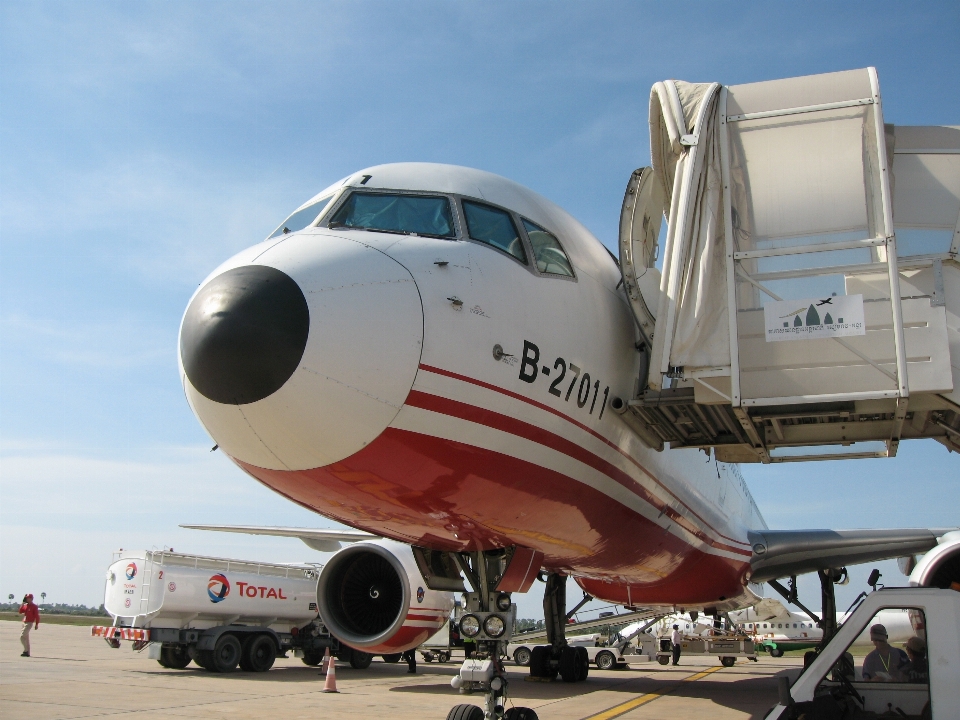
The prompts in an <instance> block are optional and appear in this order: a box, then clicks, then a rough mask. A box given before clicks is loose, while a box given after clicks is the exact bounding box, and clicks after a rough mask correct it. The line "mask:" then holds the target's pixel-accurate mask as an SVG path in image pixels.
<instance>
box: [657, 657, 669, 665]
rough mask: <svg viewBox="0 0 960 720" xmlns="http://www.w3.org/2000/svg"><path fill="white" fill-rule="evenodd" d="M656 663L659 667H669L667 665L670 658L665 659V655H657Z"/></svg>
mask: <svg viewBox="0 0 960 720" xmlns="http://www.w3.org/2000/svg"><path fill="white" fill-rule="evenodd" d="M657 662H658V663H660V664H661V665H669V664H670V658H669V657H667V656H666V655H658V656H657Z"/></svg>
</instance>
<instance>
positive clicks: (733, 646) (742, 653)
mask: <svg viewBox="0 0 960 720" xmlns="http://www.w3.org/2000/svg"><path fill="white" fill-rule="evenodd" d="M657 645H658V649H657V662H658V663H660V664H661V665H666V664H668V663H669V662H670V658H671V657H673V643H672V642H671V640H670V638H669V637H661V638H659V639H658V640H657ZM680 653H681V657H682V656H684V655H716V656H717V657H719V658H720V664H721V665H723V666H724V667H731V666H733V665H734V663H736V662H737V658H738V657H742V658H747V659H748V660H753V661H754V662H756V661H757V648H756V646H755V645H754V643H753V640H751V639H750V638H748V637H746V636H744V635H715V636H713V637H703V636H697V637H689V636H687V637H684V638H683V640H682V641H681V642H680Z"/></svg>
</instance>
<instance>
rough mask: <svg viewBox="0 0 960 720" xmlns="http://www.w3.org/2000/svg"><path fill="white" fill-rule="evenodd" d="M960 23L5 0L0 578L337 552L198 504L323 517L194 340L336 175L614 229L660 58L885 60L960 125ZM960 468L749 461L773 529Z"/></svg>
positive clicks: (612, 6)
mask: <svg viewBox="0 0 960 720" xmlns="http://www.w3.org/2000/svg"><path fill="white" fill-rule="evenodd" d="M958 38H960V13H958V12H957V9H956V5H955V3H953V2H943V3H924V2H914V3H890V2H888V3H884V2H872V3H843V4H839V3H826V2H822V3H818V2H808V3H794V4H789V5H788V4H786V3H764V2H757V3H749V2H739V3H735V4H720V3H699V4H698V3H692V4H691V3H688V4H685V5H684V6H683V8H682V10H681V9H680V8H679V7H678V6H674V5H671V4H668V3H643V2H605V1H598V2H590V3H574V2H554V1H551V2H520V3H514V2H392V1H391V2H372V1H366V2H311V3H298V2H283V3H272V4H266V3H244V2H229V3H216V2H204V3H182V2H163V3H160V2H138V3H125V2H124V3H119V2H118V3H104V2H83V3H68V2H58V3H53V2H29V3H28V2H10V1H9V0H3V2H0V594H2V595H3V596H4V597H5V596H6V594H7V593H15V594H18V595H19V594H22V593H23V592H25V591H27V590H33V591H34V592H40V591H46V592H47V593H48V595H49V599H51V600H56V601H64V602H85V603H97V602H99V601H100V599H101V597H102V577H103V570H104V568H105V566H106V564H107V562H108V561H109V559H110V552H111V550H113V549H116V548H118V547H128V548H130V547H144V546H146V547H150V546H162V545H164V544H166V545H173V546H174V547H175V548H177V549H178V550H188V551H194V552H204V553H209V554H215V553H224V554H230V555H234V556H240V557H252V558H258V559H264V560H267V559H276V560H299V559H315V556H313V555H312V554H311V551H309V550H307V549H306V548H305V547H304V546H301V545H300V544H299V543H297V542H296V541H286V540H274V541H263V540H253V539H247V538H242V537H233V536H224V537H219V536H216V535H212V534H211V535H199V534H198V533H195V532H189V531H184V530H180V529H178V528H177V527H176V526H177V524H178V523H180V522H228V523H258V524H317V520H318V518H316V517H315V516H311V515H310V514H308V513H306V512H305V511H303V510H301V509H299V508H297V507H295V506H293V505H291V504H289V503H287V502H286V501H284V500H283V499H281V498H280V497H279V496H275V495H273V494H272V493H270V492H269V491H267V490H265V489H264V488H262V487H260V486H259V485H257V484H256V483H255V482H254V481H253V480H251V479H250V478H248V477H246V476H245V475H243V474H242V473H241V472H240V471H239V470H237V469H236V468H235V467H233V466H232V465H231V464H230V463H229V462H228V461H227V460H226V459H225V458H224V457H223V456H222V455H220V454H219V453H210V452H209V448H210V446H211V445H212V442H211V441H210V440H209V439H208V437H207V436H206V434H205V433H204V431H203V429H202V428H201V426H200V425H199V423H198V422H197V421H196V420H195V418H194V417H193V415H192V414H191V412H190V410H189V408H188V407H187V404H186V402H185V400H184V397H183V392H182V389H181V387H180V385H179V381H178V378H177V369H176V368H177V364H176V337H177V329H178V326H179V322H180V317H181V315H182V312H183V310H184V308H185V306H186V303H187V300H188V299H189V297H190V295H191V293H192V292H193V290H194V289H195V288H196V286H197V284H198V283H199V282H200V281H201V280H202V279H203V277H204V276H205V275H206V274H207V273H208V272H209V271H210V270H211V269H212V268H213V267H214V266H215V265H216V264H218V263H219V262H220V261H221V260H223V259H225V258H226V257H228V256H230V255H232V254H233V253H234V252H236V251H238V250H240V249H242V248H244V247H246V246H248V245H251V244H253V243H254V242H256V241H258V240H260V239H262V238H263V237H265V236H266V235H267V234H268V233H269V232H270V231H271V230H272V229H273V228H274V227H275V226H276V225H277V223H278V222H279V221H280V220H282V219H283V217H284V216H285V215H286V214H287V213H288V212H289V211H291V210H292V209H293V208H295V207H296V206H297V205H299V204H300V203H301V202H303V201H304V200H305V199H307V198H308V197H310V196H312V195H313V194H314V193H316V192H317V191H319V190H320V189H322V188H323V187H325V186H326V185H328V184H329V183H331V182H333V181H335V180H337V179H338V178H340V177H343V176H344V175H347V174H348V173H351V172H353V171H355V170H358V169H360V168H363V167H365V166H368V165H373V164H377V163H383V162H393V161H405V160H424V161H436V162H447V163H456V164H462V165H469V166H475V167H479V168H482V169H484V170H489V171H492V172H495V173H499V174H501V175H505V176H507V177H510V178H512V179H514V180H517V181H518V182H521V183H523V184H525V185H528V186H530V187H532V188H533V189H535V190H537V191H538V192H540V193H541V194H543V195H545V196H547V197H548V198H550V199H552V200H554V201H555V202H557V203H559V204H560V205H562V206H564V207H565V208H566V209H568V210H569V211H570V212H572V213H573V214H574V215H575V216H576V217H578V218H579V219H580V220H581V221H582V222H583V223H584V224H585V225H586V226H587V227H588V228H590V229H591V230H592V231H593V232H594V233H595V234H596V235H597V236H598V237H599V238H600V239H601V240H602V241H604V242H605V243H606V244H607V245H608V246H610V247H614V241H615V237H616V232H617V223H618V217H619V210H620V203H621V200H622V197H623V189H624V187H625V184H626V181H627V179H628V178H629V176H630V173H631V171H632V170H633V169H634V168H636V167H639V166H641V165H644V164H647V163H648V162H649V148H648V140H647V132H648V131H647V123H646V117H647V102H648V95H649V90H650V86H651V85H652V84H653V83H654V82H656V81H658V80H662V79H665V78H671V77H672V78H680V79H685V80H691V81H714V80H715V81H719V82H722V83H725V84H737V83H744V82H752V81H757V80H766V79H774V78H780V77H788V76H793V75H805V74H811V73H817V72H826V71H833V70H841V69H848V68H856V67H863V66H867V65H875V66H877V68H878V70H879V75H880V82H881V88H882V91H883V97H884V112H885V116H886V119H887V121H888V122H894V123H898V124H950V123H953V124H956V123H958V122H960V94H958V93H957V92H956V89H957V87H958V86H960V40H958ZM958 470H960V462H958V459H957V456H955V455H954V456H949V455H948V453H947V451H946V450H945V449H944V448H943V447H942V446H940V445H937V444H935V443H932V442H922V443H912V444H911V443H907V444H906V445H905V446H904V447H903V449H902V450H901V457H900V458H898V459H896V460H893V461H862V462H847V463H837V462H832V463H818V464H808V465H794V466H776V467H756V466H752V467H747V468H745V474H746V476H747V478H748V480H749V481H750V484H751V488H752V490H753V492H754V494H755V496H756V497H757V500H758V502H759V504H760V506H761V509H762V510H763V511H764V514H765V516H766V518H767V520H768V522H769V523H770V525H771V526H774V527H781V528H793V527H879V526H923V525H947V524H951V523H952V524H955V523H957V521H958V519H960V518H958V514H957V512H956V510H955V509H956V508H957V507H960V490H958V488H960V485H958V483H957V482H956V479H957V477H958V476H960V472H958ZM321 521H322V519H321ZM322 524H327V523H325V522H324V521H322ZM865 573H866V571H864V573H863V574H864V575H865ZM895 573H896V570H895V569H894V570H892V572H887V571H886V570H885V575H887V576H888V577H889V578H891V579H893V578H894V575H895ZM861 584H862V582H861ZM851 594H852V593H851ZM538 604H539V596H537V597H531V598H529V599H527V600H525V601H524V602H523V604H522V606H521V609H522V610H523V609H527V608H529V612H528V613H527V614H532V613H533V612H535V611H536V606H537V605H538Z"/></svg>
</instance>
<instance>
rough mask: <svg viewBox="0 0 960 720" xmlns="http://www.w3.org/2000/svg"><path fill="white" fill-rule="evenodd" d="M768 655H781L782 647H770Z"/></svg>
mask: <svg viewBox="0 0 960 720" xmlns="http://www.w3.org/2000/svg"><path fill="white" fill-rule="evenodd" d="M770 657H783V648H770Z"/></svg>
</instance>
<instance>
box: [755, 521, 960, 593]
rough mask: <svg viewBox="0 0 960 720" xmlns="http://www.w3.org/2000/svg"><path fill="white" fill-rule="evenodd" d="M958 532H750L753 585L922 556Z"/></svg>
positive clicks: (932, 530) (917, 530)
mask: <svg viewBox="0 0 960 720" xmlns="http://www.w3.org/2000/svg"><path fill="white" fill-rule="evenodd" d="M953 529H954V528H932V529H903V530H758V531H751V532H750V533H749V538H750V544H751V545H752V546H753V557H752V558H751V560H750V568H751V573H750V581H751V582H755V583H762V582H767V581H768V580H776V579H777V578H784V577H789V576H790V575H802V574H803V573H809V572H816V571H817V570H825V569H827V568H838V567H843V566H845V565H858V564H860V563H867V562H877V561H879V560H892V559H895V558H901V557H906V556H908V555H921V554H923V553H925V552H927V551H928V550H930V549H931V548H933V547H934V546H935V545H936V544H937V542H938V538H939V537H940V536H941V535H943V534H945V533H947V532H950V531H951V530H953Z"/></svg>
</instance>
